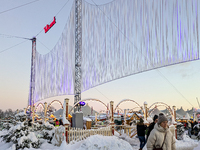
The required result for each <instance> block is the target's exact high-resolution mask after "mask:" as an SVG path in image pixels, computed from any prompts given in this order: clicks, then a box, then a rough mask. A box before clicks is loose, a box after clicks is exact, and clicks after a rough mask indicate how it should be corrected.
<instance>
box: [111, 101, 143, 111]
mask: <svg viewBox="0 0 200 150" xmlns="http://www.w3.org/2000/svg"><path fill="white" fill-rule="evenodd" d="M124 102H133V103H135V104H136V105H137V108H140V109H141V110H142V112H143V113H144V110H143V108H142V106H140V105H139V104H138V103H137V102H136V101H134V100H131V99H123V100H121V101H120V102H119V103H118V104H117V106H116V107H115V109H114V112H115V111H116V110H117V109H118V108H119V105H120V104H121V103H124ZM134 109H135V108H134Z"/></svg>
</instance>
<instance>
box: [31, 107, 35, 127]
mask: <svg viewBox="0 0 200 150" xmlns="http://www.w3.org/2000/svg"><path fill="white" fill-rule="evenodd" d="M34 121H35V106H32V122H33V123H34ZM32 125H33V124H32Z"/></svg>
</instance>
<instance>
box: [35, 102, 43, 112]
mask: <svg viewBox="0 0 200 150" xmlns="http://www.w3.org/2000/svg"><path fill="white" fill-rule="evenodd" d="M40 105H41V106H42V107H43V109H44V104H43V103H38V104H37V106H36V108H35V112H36V111H37V109H38V107H39V106H40Z"/></svg>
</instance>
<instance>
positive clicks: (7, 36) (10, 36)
mask: <svg viewBox="0 0 200 150" xmlns="http://www.w3.org/2000/svg"><path fill="white" fill-rule="evenodd" d="M0 36H3V37H6V38H18V39H25V40H31V39H30V38H25V37H20V36H15V35H7V34H1V33H0Z"/></svg>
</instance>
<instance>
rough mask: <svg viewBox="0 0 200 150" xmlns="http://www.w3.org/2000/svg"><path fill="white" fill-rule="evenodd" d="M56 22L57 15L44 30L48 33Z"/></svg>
mask: <svg viewBox="0 0 200 150" xmlns="http://www.w3.org/2000/svg"><path fill="white" fill-rule="evenodd" d="M55 23H56V17H54V19H53V21H52V22H51V23H50V25H48V24H47V25H46V26H45V27H44V32H45V33H47V32H48V31H49V29H51V27H52V26H53V25H54V24H55Z"/></svg>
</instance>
